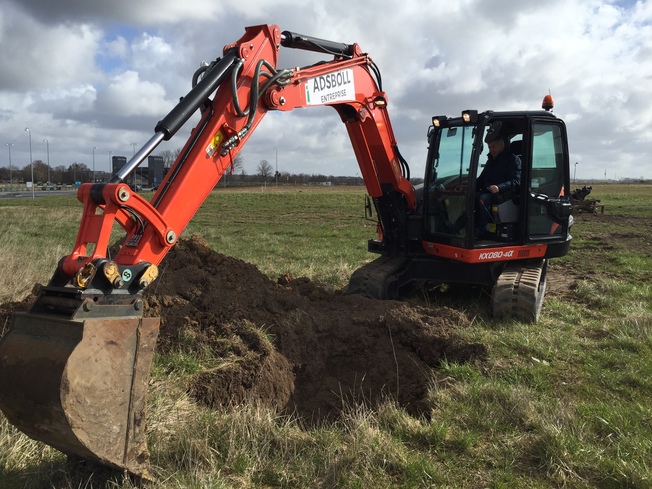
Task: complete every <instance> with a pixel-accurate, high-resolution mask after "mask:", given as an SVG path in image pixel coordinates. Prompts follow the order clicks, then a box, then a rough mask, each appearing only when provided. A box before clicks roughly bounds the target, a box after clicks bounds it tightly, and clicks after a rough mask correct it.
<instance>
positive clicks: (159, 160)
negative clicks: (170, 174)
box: [147, 156, 165, 187]
mask: <svg viewBox="0 0 652 489" xmlns="http://www.w3.org/2000/svg"><path fill="white" fill-rule="evenodd" d="M164 163H165V160H164V159H163V157H162V156H149V157H147V166H148V167H149V172H148V175H147V184H148V185H149V186H150V187H158V186H159V185H160V184H161V181H162V180H163V177H164V176H165V171H164V168H163V166H164Z"/></svg>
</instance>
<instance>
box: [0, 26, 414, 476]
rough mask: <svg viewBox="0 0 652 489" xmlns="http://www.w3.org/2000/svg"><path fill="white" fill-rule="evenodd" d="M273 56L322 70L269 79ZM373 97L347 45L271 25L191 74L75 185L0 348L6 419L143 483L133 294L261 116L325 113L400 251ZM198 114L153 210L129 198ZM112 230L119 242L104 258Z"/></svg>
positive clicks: (397, 182) (360, 60) (382, 130)
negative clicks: (305, 55)
mask: <svg viewBox="0 0 652 489" xmlns="http://www.w3.org/2000/svg"><path fill="white" fill-rule="evenodd" d="M281 47H287V48H295V49H304V50H309V51H315V52H320V53H327V54H330V55H332V59H331V60H329V61H324V62H320V63H317V64H314V65H312V66H308V67H304V68H293V69H282V70H279V69H277V67H276V66H277V59H278V53H279V50H280V48H281ZM380 85H381V84H380V74H379V72H378V70H377V68H376V66H375V65H374V63H373V62H372V60H371V59H370V58H369V56H367V55H366V54H364V53H362V52H361V50H360V47H359V46H358V45H357V44H342V43H336V42H332V41H325V40H322V39H317V38H312V37H308V36H302V35H298V34H294V33H290V32H283V33H281V31H280V30H279V28H278V27H277V26H275V25H261V26H255V27H249V28H247V29H246V31H245V34H244V35H243V37H242V38H241V39H240V40H239V41H238V42H236V43H234V44H230V45H227V46H225V48H224V51H223V54H222V56H221V57H220V58H218V59H216V60H215V61H214V62H212V63H210V64H209V65H207V66H205V67H203V68H201V69H200V70H198V72H197V73H195V76H194V77H193V87H192V89H191V90H190V92H189V93H188V94H187V95H186V97H184V98H183V99H182V100H181V101H180V103H179V104H178V105H177V106H176V107H175V108H174V109H173V110H172V111H171V112H170V113H169V114H168V115H167V116H166V117H165V118H163V119H162V120H161V121H160V122H159V123H158V124H157V125H156V128H155V134H154V136H152V138H151V139H150V140H149V141H148V142H147V143H146V144H144V145H143V146H142V148H141V149H140V151H138V153H136V154H135V155H134V157H133V158H132V159H131V160H130V161H129V162H128V163H127V165H125V167H123V168H122V169H121V170H120V171H119V172H118V173H117V174H116V175H115V176H114V177H113V178H112V180H111V181H110V182H108V183H95V184H93V183H86V184H82V185H81V186H80V188H79V190H78V193H77V198H78V199H79V200H80V201H81V202H82V203H83V206H84V208H83V213H82V219H81V224H80V227H79V231H78V234H77V239H76V241H75V244H74V247H73V251H72V253H71V254H69V255H67V256H65V257H63V258H62V259H61V261H60V262H59V265H58V266H57V269H56V271H55V273H54V275H53V277H52V279H51V280H50V282H49V284H48V285H47V286H45V287H42V288H41V291H40V294H39V296H38V298H37V299H36V301H35V303H34V305H33V306H32V308H31V310H30V311H29V312H27V313H17V314H15V315H14V318H13V321H12V327H11V329H10V330H9V332H8V333H7V334H6V335H5V336H4V337H3V339H2V340H1V341H0V408H1V409H2V411H3V413H4V414H5V416H6V417H7V419H8V420H9V421H10V422H12V423H13V424H14V425H15V426H17V427H18V428H19V429H20V430H21V431H23V432H25V433H26V434H28V435H29V436H31V437H32V438H35V439H37V440H40V441H43V442H45V443H48V444H50V445H51V446H53V447H55V448H57V449H59V450H61V451H63V452H64V453H67V454H69V455H74V456H79V457H82V458H85V459H91V460H95V461H98V462H100V463H102V464H104V465H107V466H110V467H114V468H117V469H120V470H126V471H128V472H130V473H132V474H134V475H136V476H139V477H143V478H148V477H149V472H148V467H149V463H148V453H147V448H146V438H145V425H144V419H145V415H144V412H145V408H146V403H145V398H146V388H147V378H148V373H149V367H150V364H151V360H152V356H153V353H154V347H155V344H156V337H157V334H158V326H159V319H158V318H143V317H142V309H143V302H142V299H141V295H142V291H143V290H144V289H145V288H147V287H148V286H149V285H150V284H151V283H152V282H153V281H154V280H156V278H157V275H158V268H157V267H158V265H159V264H160V262H161V261H162V260H163V258H164V257H165V255H166V253H167V252H168V251H169V250H170V249H171V247H172V246H174V244H175V243H176V241H177V240H178V237H179V235H180V234H181V233H182V231H183V230H184V229H185V228H186V226H187V225H188V223H189V222H190V220H191V219H192V217H193V216H194V215H195V214H196V212H197V211H198V209H199V208H200V207H201V205H202V203H203V202H204V201H205V199H206V198H207V197H208V195H209V194H210V192H211V191H212V190H213V188H214V187H215V185H216V184H217V182H218V181H219V180H220V178H221V177H222V176H223V174H224V173H225V172H226V171H228V169H229V167H230V166H231V165H232V163H233V160H234V159H235V157H236V156H237V154H238V153H239V151H240V150H241V149H242V148H243V146H244V144H245V143H246V142H247V140H248V139H249V138H250V137H251V135H252V134H253V132H254V131H255V129H256V127H257V126H258V124H260V122H261V120H262V118H263V116H265V114H267V112H269V111H270V110H277V111H289V110H294V109H297V108H304V107H311V106H332V107H333V108H334V109H335V110H336V111H337V112H338V114H339V116H340V118H341V120H342V122H343V123H344V124H345V127H346V129H347V131H348V134H349V137H350V139H351V143H352V146H353V150H354V152H355V155H356V157H357V160H358V163H359V165H360V172H361V174H362V176H363V177H364V181H365V184H366V188H367V192H368V193H369V195H370V196H371V197H372V198H373V199H374V202H375V205H376V209H377V210H378V214H379V225H380V228H381V234H382V240H383V242H384V243H385V245H386V247H385V248H386V250H387V252H388V253H389V254H392V253H395V254H397V253H399V252H400V250H401V249H402V248H403V246H404V244H403V240H404V238H402V236H404V235H405V233H404V228H405V226H406V225H407V224H406V222H405V221H406V216H407V215H408V214H409V213H410V212H411V211H413V210H414V209H415V207H416V201H415V194H414V189H413V187H412V185H411V184H410V182H409V171H408V167H407V164H406V163H405V161H404V160H403V158H402V157H401V155H400V153H399V151H398V147H397V144H396V140H395V138H394V134H393V130H392V127H391V123H390V119H389V116H388V113H387V96H386V94H385V93H384V92H383V91H382V88H381V86H380ZM198 111H199V113H200V120H199V123H198V124H197V125H196V126H195V127H194V128H193V129H192V131H191V133H190V137H189V139H188V141H187V142H186V144H185V146H184V147H183V149H182V151H181V153H180V155H179V157H178V158H177V159H176V161H175V162H174V164H173V166H172V167H171V168H170V170H169V171H168V173H167V174H166V176H165V178H164V179H163V181H162V183H161V185H160V186H159V188H158V190H157V192H156V193H155V194H154V196H153V199H152V201H151V202H148V201H147V200H146V199H144V198H142V197H141V196H139V195H138V194H136V193H134V192H132V191H131V189H130V187H129V186H128V185H127V184H126V183H125V180H126V178H127V177H128V176H129V175H130V174H131V173H132V172H133V171H134V170H135V169H136V168H137V167H138V166H139V165H140V164H141V163H142V162H143V161H144V160H145V158H147V156H148V155H149V154H151V153H152V152H153V151H154V149H155V148H156V147H157V146H158V145H159V144H160V143H161V142H162V141H165V140H168V139H170V138H172V137H173V136H174V134H175V133H176V132H177V131H178V130H179V129H180V128H181V127H182V126H183V125H184V124H185V123H186V122H187V121H188V120H189V119H190V117H192V116H193V114H195V113H196V112H198ZM116 224H117V225H118V226H119V227H121V228H122V229H123V230H124V234H125V238H124V241H123V242H122V243H121V244H120V246H119V249H118V250H117V251H114V255H113V256H112V255H111V254H110V252H109V249H110V248H111V247H110V244H111V243H110V240H111V239H112V237H113V235H112V232H113V230H114V227H115V225H116ZM111 249H112V248H111Z"/></svg>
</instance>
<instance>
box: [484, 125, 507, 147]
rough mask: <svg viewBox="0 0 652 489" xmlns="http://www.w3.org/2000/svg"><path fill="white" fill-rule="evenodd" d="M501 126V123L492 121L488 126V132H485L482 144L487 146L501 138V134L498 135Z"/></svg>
mask: <svg viewBox="0 0 652 489" xmlns="http://www.w3.org/2000/svg"><path fill="white" fill-rule="evenodd" d="M502 126H503V123H502V122H500V121H494V122H492V123H491V124H490V125H489V130H488V131H487V134H486V135H485V137H484V142H485V143H487V144H489V143H491V142H493V141H495V140H496V139H499V138H501V137H502V134H500V128H501V127H502Z"/></svg>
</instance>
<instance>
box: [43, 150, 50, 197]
mask: <svg viewBox="0 0 652 489" xmlns="http://www.w3.org/2000/svg"><path fill="white" fill-rule="evenodd" d="M43 142H44V143H45V148H46V150H47V154H48V192H49V191H50V141H48V140H47V139H44V140H43Z"/></svg>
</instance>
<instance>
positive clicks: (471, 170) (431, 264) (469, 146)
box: [401, 111, 572, 321]
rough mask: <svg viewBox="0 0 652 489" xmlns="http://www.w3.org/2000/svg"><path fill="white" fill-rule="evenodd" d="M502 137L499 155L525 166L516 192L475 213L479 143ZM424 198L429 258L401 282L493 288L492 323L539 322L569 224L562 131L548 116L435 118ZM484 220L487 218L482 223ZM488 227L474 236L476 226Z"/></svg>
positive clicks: (481, 155)
mask: <svg viewBox="0 0 652 489" xmlns="http://www.w3.org/2000/svg"><path fill="white" fill-rule="evenodd" d="M491 131H500V137H502V138H503V141H504V145H505V148H506V149H505V150H506V151H510V152H512V153H513V154H515V155H516V156H517V157H518V158H519V159H520V161H521V173H520V185H518V186H517V187H516V188H512V189H509V190H508V191H507V192H505V193H503V194H502V195H500V197H499V198H498V199H496V202H495V203H493V204H492V205H491V208H490V209H485V207H484V206H483V205H479V204H478V193H479V188H478V187H479V185H478V178H479V176H480V175H481V173H482V170H483V167H484V164H485V162H486V161H487V156H486V154H487V148H486V143H485V141H486V140H487V134H488V133H491ZM428 141H429V151H428V159H427V167H426V175H425V181H424V192H423V202H422V208H423V215H422V219H423V221H422V226H421V229H422V230H423V232H422V243H421V244H422V246H423V250H424V251H425V253H426V255H428V258H431V259H429V260H428V259H424V258H422V257H418V258H416V259H414V260H412V261H411V262H410V264H409V265H408V266H407V267H406V268H405V270H404V272H405V273H403V274H402V277H401V280H402V281H403V282H408V281H409V280H412V279H418V278H419V274H418V272H415V270H417V269H418V268H420V269H422V270H426V272H425V273H422V275H421V276H422V277H425V276H426V275H427V276H429V277H430V279H429V280H431V281H432V279H433V278H434V279H435V280H434V281H436V282H442V283H468V284H478V285H484V286H488V287H491V289H492V313H493V315H494V316H504V315H511V316H516V317H517V318H520V319H522V320H524V321H537V320H538V318H539V314H540V311H541V305H542V301H543V296H544V294H545V285H546V282H545V280H546V269H547V261H548V259H550V258H553V257H560V256H563V255H565V254H566V253H567V251H568V249H569V246H570V242H571V236H570V233H569V231H570V226H571V223H572V216H571V203H570V198H569V196H570V188H569V185H570V179H569V174H570V172H569V168H570V165H569V156H568V143H567V137H566V127H565V125H564V122H563V121H562V120H561V119H559V118H557V117H555V116H554V115H553V114H552V113H551V112H550V111H519V112H493V111H487V112H483V113H477V112H476V111H465V112H463V113H462V116H460V117H454V118H448V117H445V116H437V117H433V125H432V126H431V128H430V130H429V133H428ZM480 212H489V214H490V215H489V216H484V217H485V219H481V217H482V216H480V215H479V213H480ZM481 221H485V222H488V224H487V225H486V226H483V227H484V229H482V231H483V232H482V234H481V235H478V232H477V230H478V222H481Z"/></svg>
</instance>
